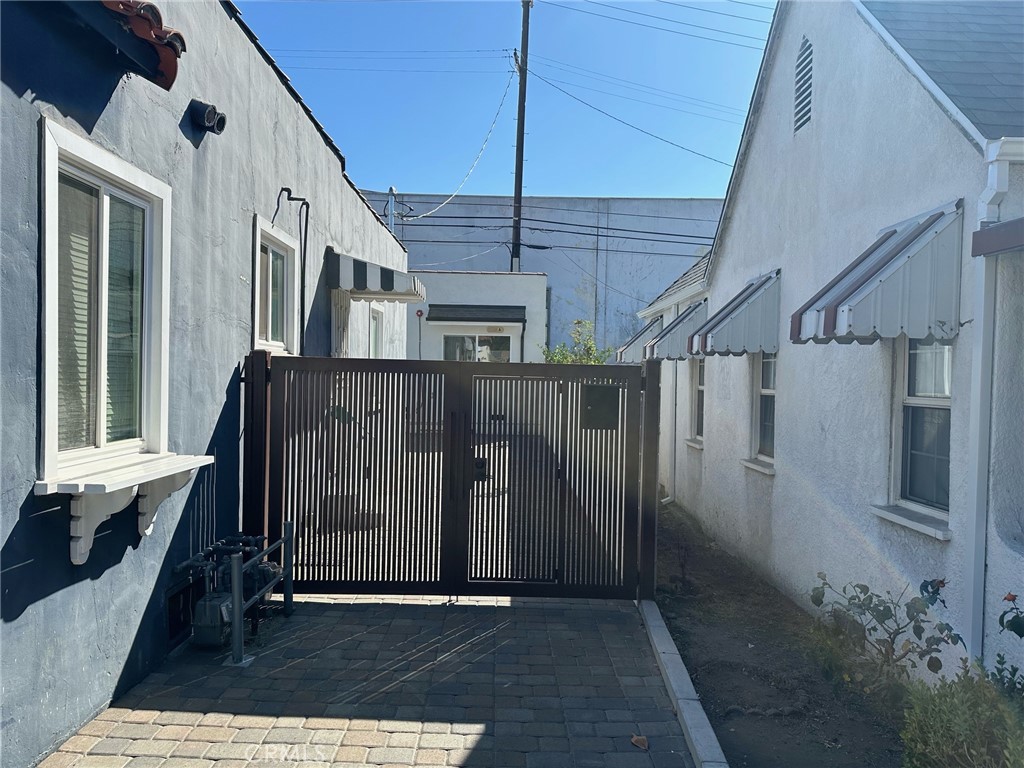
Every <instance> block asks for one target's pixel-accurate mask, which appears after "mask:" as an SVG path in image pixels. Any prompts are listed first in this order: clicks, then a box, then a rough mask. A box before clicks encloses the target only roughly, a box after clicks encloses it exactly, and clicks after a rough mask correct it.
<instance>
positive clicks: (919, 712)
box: [901, 659, 1024, 768]
mask: <svg viewBox="0 0 1024 768" xmlns="http://www.w3.org/2000/svg"><path fill="white" fill-rule="evenodd" d="M961 664H962V666H961V669H960V672H959V673H958V674H957V675H956V677H954V678H953V679H952V680H949V679H947V678H945V677H943V678H942V679H941V680H940V681H939V683H938V684H937V685H934V686H931V687H930V686H928V685H925V684H924V683H922V682H920V681H917V682H914V683H912V684H910V685H909V687H908V689H907V690H908V695H907V703H908V704H909V706H908V708H907V711H906V719H905V722H904V726H903V731H902V733H901V735H902V737H903V742H904V755H903V760H904V763H903V764H904V766H905V768H940V767H941V768H1019V766H1021V765H1024V721H1022V720H1021V717H1020V714H1019V713H1018V712H1015V711H1014V709H1013V708H1012V707H1011V706H1010V705H1009V704H1008V703H1007V702H1006V700H1005V699H1004V698H1003V697H1002V696H1001V695H1000V693H999V691H998V690H997V688H996V686H995V685H993V684H992V682H991V680H990V679H989V678H987V677H985V675H983V674H981V673H980V671H974V670H971V669H970V668H969V667H968V666H967V661H966V659H965V660H963V661H962V662H961Z"/></svg>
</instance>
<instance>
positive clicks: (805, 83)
mask: <svg viewBox="0 0 1024 768" xmlns="http://www.w3.org/2000/svg"><path fill="white" fill-rule="evenodd" d="M813 59H814V51H813V50H812V48H811V43H810V41H809V40H808V39H807V38H806V37H805V38H804V39H803V41H802V42H801V43H800V52H799V53H798V54H797V57H796V83H795V95H794V100H793V133H796V132H797V131H799V130H800V129H801V128H803V127H804V126H805V125H807V123H809V122H810V120H811V68H812V67H811V65H812V64H813Z"/></svg>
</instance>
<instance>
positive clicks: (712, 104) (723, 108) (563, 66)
mask: <svg viewBox="0 0 1024 768" xmlns="http://www.w3.org/2000/svg"><path fill="white" fill-rule="evenodd" d="M534 58H535V59H540V60H541V61H540V62H539V63H540V64H542V65H543V66H545V67H552V68H554V69H560V70H562V71H564V72H568V73H569V74H573V75H577V76H578V77H590V78H591V79H592V80H608V81H616V83H624V84H626V85H631V86H633V87H634V88H642V89H644V90H647V91H652V92H653V95H660V94H665V95H666V96H670V97H674V98H676V99H679V100H682V101H692V102H697V103H698V104H700V105H703V104H707V105H708V106H707V107H704V108H705V109H714V110H715V111H716V112H735V113H737V115H739V116H740V117H742V116H743V115H744V114H746V110H745V109H741V108H739V107H732V106H729V105H728V104H720V103H718V102H716V101H707V100H706V99H698V98H697V97H696V96H687V95H686V94H683V93H678V92H677V91H667V90H665V89H663V88H655V87H654V86H652V85H645V84H644V83H638V82H636V81H635V80H626V79H625V78H621V77H615V76H614V75H607V74H604V73H602V72H597V71H595V70H593V69H587V68H586V67H580V66H578V65H576V64H570V63H569V62H567V61H559V60H558V59H551V58H548V57H547V56H541V55H539V54H535V55H534ZM548 62H552V63H548ZM574 70H580V71H579V72H576V71H574ZM584 73H589V74H584ZM616 83H612V84H613V85H614V84H616Z"/></svg>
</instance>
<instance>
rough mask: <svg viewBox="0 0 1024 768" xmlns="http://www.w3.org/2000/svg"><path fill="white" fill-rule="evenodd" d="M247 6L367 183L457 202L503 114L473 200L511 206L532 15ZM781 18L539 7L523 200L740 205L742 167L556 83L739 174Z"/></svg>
mask: <svg viewBox="0 0 1024 768" xmlns="http://www.w3.org/2000/svg"><path fill="white" fill-rule="evenodd" d="M239 6H240V8H241V10H242V13H243V18H244V19H245V20H246V22H247V23H248V24H249V25H250V26H251V27H252V28H253V30H254V31H255V32H256V34H257V35H258V36H259V38H260V40H261V41H262V43H263V45H264V46H266V47H267V48H268V49H269V50H270V52H271V54H272V55H273V56H274V57H275V59H276V60H277V61H278V63H279V64H280V65H281V67H282V68H283V69H284V70H285V72H287V73H288V75H289V77H290V78H291V79H292V82H293V83H294V85H295V87H296V88H297V89H298V91H299V93H300V94H302V96H303V98H304V99H305V100H306V102H307V103H308V104H309V105H310V106H311V108H312V109H313V111H314V113H315V114H316V115H317V117H318V118H319V120H320V121H321V122H322V123H323V124H324V126H325V127H326V129H327V131H328V132H329V133H330V134H331V136H332V137H333V138H334V139H335V141H336V142H337V143H338V145H339V146H340V147H341V148H342V151H343V152H344V153H345V155H346V157H347V160H348V170H349V175H350V176H351V177H352V178H353V179H354V180H355V182H356V184H358V185H359V186H361V187H364V188H369V189H387V187H388V186H390V185H394V186H395V187H396V188H397V189H398V190H399V191H401V192H434V193H446V194H450V193H451V192H454V191H455V189H456V188H457V187H458V185H459V183H460V182H461V181H462V179H463V177H464V176H465V174H466V172H467V171H468V170H469V168H470V166H471V165H472V164H473V161H474V159H475V158H476V156H477V153H478V152H479V151H480V147H481V145H482V144H483V142H484V138H485V136H486V135H487V132H488V128H489V127H490V126H491V124H492V121H494V119H495V114H496V113H497V114H498V117H497V121H496V122H495V124H494V129H493V132H492V134H491V136H490V139H489V141H488V143H487V146H486V148H485V149H484V152H483V154H482V156H481V158H480V160H479V163H478V164H477V166H476V168H475V170H474V171H473V173H472V175H471V176H470V178H469V180H468V181H467V182H466V184H465V186H464V187H463V188H462V193H463V194H511V193H512V188H513V168H514V160H515V131H516V128H515V125H516V122H515V119H516V100H517V95H518V81H517V80H516V79H515V78H512V80H511V82H510V75H511V73H512V65H511V63H510V51H511V49H513V48H517V47H518V46H519V44H520V34H521V17H522V6H521V4H520V3H519V2H518V1H517V0H477V1H475V2H472V1H467V0H463V1H461V2H432V1H431V0H379V1H378V2H365V1H362V0H337V1H334V2H332V1H330V0H327V1H320V2H312V1H309V0H293V1H291V2H241V3H239ZM766 6H767V3H754V2H737V1H736V0H720V1H718V2H692V1H691V0H679V1H678V2H676V0H673V1H672V2H668V1H667V0H660V1H659V2H628V1H627V0H592V1H590V2H579V1H578V0H576V1H575V2H573V0H551V2H547V1H546V0H537V2H536V3H535V5H534V6H533V9H532V11H531V16H530V49H529V58H530V60H529V67H530V70H531V73H532V74H531V76H530V77H529V79H528V95H527V111H526V131H527V135H526V144H525V146H526V151H525V156H526V164H525V171H524V193H525V194H527V195H566V196H617V197H718V196H722V195H724V194H725V188H726V184H727V182H728V179H729V172H730V168H729V167H727V166H726V165H722V164H720V163H716V162H712V161H710V160H707V159H705V158H702V157H699V156H697V155H694V154H691V153H690V152H687V151H684V150H683V149H680V148H679V147H676V146H672V145H670V144H668V143H665V142H664V141H660V140H657V139H655V138H652V137H650V136H647V135H645V134H643V133H640V132H638V131H636V130H634V129H632V128H629V127H627V126H624V125H622V124H620V123H619V122H616V121H615V120H613V119H612V118H610V117H607V116H606V115H603V114H600V113H599V112H597V111H595V110H594V109H592V108H590V107H588V106H586V105H584V104H582V103H580V102H579V101H577V100H574V99H573V98H572V97H571V96H569V95H566V93H563V92H560V91H558V90H556V89H555V87H554V86H557V87H558V88H561V89H563V90H564V91H566V92H568V93H569V94H572V96H575V97H576V98H577V99H581V100H583V101H586V102H589V103H590V104H592V105H593V106H594V107H597V108H599V109H601V110H604V111H605V112H607V113H610V114H611V115H614V116H615V117H616V118H618V119H619V120H623V121H626V122H629V123H632V124H634V125H635V126H637V127H639V128H642V129H643V130H645V131H648V132H650V133H653V134H656V135H657V136H660V137H662V138H664V139H666V140H668V141H670V142H673V143H674V144H677V145H681V146H683V147H686V148H689V149H692V150H694V151H696V152H699V153H701V154H704V155H707V156H710V157H712V158H715V159H717V160H720V161H724V162H725V163H732V161H733V158H734V155H735V152H736V147H737V144H738V142H739V136H740V131H741V123H742V120H743V116H744V114H745V112H746V108H747V104H748V102H749V99H750V93H751V90H752V88H753V84H754V79H755V77H756V74H757V68H758V65H759V64H760V60H761V48H763V38H764V37H765V36H766V35H767V32H768V24H767V23H766V22H768V21H770V19H771V8H770V7H766ZM595 14H600V15H595ZM604 16H613V17H615V18H616V19H620V21H615V20H611V19H608V18H604ZM652 17H659V18H652ZM630 22H632V23H630ZM639 25H649V26H639ZM651 27H658V28H659V29H652V28H651ZM701 27H705V28H708V29H702V28H701ZM712 29H714V30H725V31H728V32H732V33H735V34H723V33H722V32H718V31H711V30H712ZM665 30H671V31H665ZM680 33H685V34H680ZM691 35H693V36H691ZM697 36H703V37H710V38H716V39H720V40H728V41H730V43H733V44H723V43H719V42H712V41H709V40H704V39H700V37H697ZM742 46H751V47H742ZM534 75H536V76H534ZM542 77H543V78H546V79H547V80H549V81H551V84H549V83H546V82H543V81H542V80H541V78H542ZM506 85H508V91H507V93H506V95H505V100H504V104H503V106H502V108H501V111H500V113H498V105H499V102H501V98H502V93H503V92H505V89H506Z"/></svg>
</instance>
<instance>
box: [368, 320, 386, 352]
mask: <svg viewBox="0 0 1024 768" xmlns="http://www.w3.org/2000/svg"><path fill="white" fill-rule="evenodd" d="M383 356H384V313H383V312H381V311H380V310H379V309H373V308H371V309H370V354H369V357H371V358H374V359H378V358H381V357H383Z"/></svg>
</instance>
